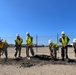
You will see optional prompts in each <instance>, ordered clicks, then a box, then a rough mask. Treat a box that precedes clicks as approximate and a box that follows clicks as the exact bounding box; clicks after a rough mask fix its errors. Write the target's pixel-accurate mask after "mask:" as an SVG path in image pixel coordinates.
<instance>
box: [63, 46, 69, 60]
mask: <svg viewBox="0 0 76 75" xmlns="http://www.w3.org/2000/svg"><path fill="white" fill-rule="evenodd" d="M65 56H66V58H68V49H67V46H65V47H63V46H62V48H61V57H62V59H64V57H65Z"/></svg>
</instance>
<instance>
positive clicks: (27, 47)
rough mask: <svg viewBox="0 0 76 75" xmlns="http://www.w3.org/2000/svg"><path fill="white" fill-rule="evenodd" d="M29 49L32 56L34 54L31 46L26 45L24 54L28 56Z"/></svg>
mask: <svg viewBox="0 0 76 75" xmlns="http://www.w3.org/2000/svg"><path fill="white" fill-rule="evenodd" d="M29 49H30V52H31V54H32V56H34V51H33V46H26V56H27V57H29Z"/></svg>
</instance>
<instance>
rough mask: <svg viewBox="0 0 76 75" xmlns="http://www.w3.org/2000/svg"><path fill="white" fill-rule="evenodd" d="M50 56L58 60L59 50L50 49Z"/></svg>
mask: <svg viewBox="0 0 76 75" xmlns="http://www.w3.org/2000/svg"><path fill="white" fill-rule="evenodd" d="M53 54H54V56H53ZM50 55H51V56H52V57H54V58H55V59H56V58H57V50H56V49H50Z"/></svg>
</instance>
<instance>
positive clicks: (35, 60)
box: [0, 55, 76, 68]
mask: <svg viewBox="0 0 76 75" xmlns="http://www.w3.org/2000/svg"><path fill="white" fill-rule="evenodd" d="M0 64H1V65H18V66H19V68H21V67H23V68H27V67H28V68H29V67H33V66H38V67H39V66H43V65H47V64H52V65H57V64H59V65H74V66H76V61H75V60H73V59H69V60H68V61H62V60H61V59H57V60H55V61H54V60H53V59H51V58H50V56H48V55H36V56H35V57H31V59H30V60H28V59H26V58H16V59H13V58H9V59H8V60H6V61H5V59H2V60H1V61H0Z"/></svg>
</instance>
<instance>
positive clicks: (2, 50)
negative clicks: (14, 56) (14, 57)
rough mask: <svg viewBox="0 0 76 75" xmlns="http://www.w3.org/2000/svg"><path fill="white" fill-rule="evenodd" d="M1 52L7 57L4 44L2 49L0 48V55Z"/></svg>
mask: <svg viewBox="0 0 76 75" xmlns="http://www.w3.org/2000/svg"><path fill="white" fill-rule="evenodd" d="M1 52H2V53H4V54H5V57H6V58H8V52H7V46H4V47H3V48H2V49H0V56H1Z"/></svg>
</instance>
